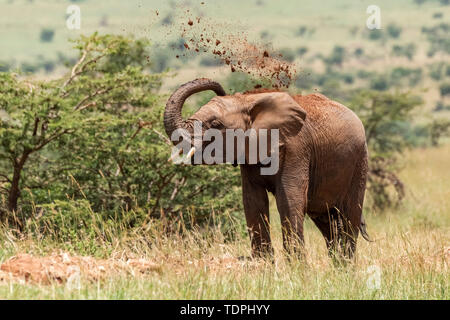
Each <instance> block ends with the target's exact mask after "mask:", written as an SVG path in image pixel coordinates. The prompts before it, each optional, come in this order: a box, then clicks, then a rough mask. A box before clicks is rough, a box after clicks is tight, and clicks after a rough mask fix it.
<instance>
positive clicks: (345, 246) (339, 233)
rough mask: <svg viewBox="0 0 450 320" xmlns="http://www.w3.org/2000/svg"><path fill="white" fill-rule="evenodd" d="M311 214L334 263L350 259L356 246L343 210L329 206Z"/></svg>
mask: <svg viewBox="0 0 450 320" xmlns="http://www.w3.org/2000/svg"><path fill="white" fill-rule="evenodd" d="M313 216H314V217H313V218H311V220H313V222H314V223H315V225H316V226H317V228H319V230H320V232H321V233H322V235H323V237H324V238H325V243H326V245H327V248H328V254H329V255H330V257H331V258H332V259H333V260H334V261H335V263H338V264H341V263H342V262H345V260H349V259H351V258H352V257H353V253H354V251H355V247H356V238H355V235H354V233H353V232H352V228H351V227H350V225H349V223H348V220H347V219H346V218H345V216H344V214H343V212H341V211H340V210H339V209H338V208H331V209H329V210H328V211H326V212H323V213H321V214H315V215H313ZM356 236H357V235H356Z"/></svg>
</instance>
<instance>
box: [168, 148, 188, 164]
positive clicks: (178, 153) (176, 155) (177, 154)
mask: <svg viewBox="0 0 450 320" xmlns="http://www.w3.org/2000/svg"><path fill="white" fill-rule="evenodd" d="M182 152H183V149H181V148H180V149H179V150H178V151H177V152H175V153H174V154H172V155H171V156H170V158H169V160H167V161H168V162H173V161H174V160H175V158H177V157H178V156H179V155H180V154H181V153H182ZM194 153H195V147H192V148H191V150H189V152H188V153H187V155H186V160H189V159H190V158H192V156H193V155H194Z"/></svg>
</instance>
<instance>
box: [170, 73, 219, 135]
mask: <svg viewBox="0 0 450 320" xmlns="http://www.w3.org/2000/svg"><path fill="white" fill-rule="evenodd" d="M206 90H212V91H214V92H215V93H216V94H217V95H218V96H225V95H226V93H225V90H224V89H223V88H222V86H221V85H220V84H219V83H217V82H215V81H212V80H210V79H206V78H201V79H196V80H192V81H190V82H188V83H185V84H183V85H182V86H181V87H179V88H178V89H177V90H176V91H175V92H174V93H173V94H172V95H171V96H170V98H169V100H168V101H167V104H166V110H165V111H164V127H165V129H166V133H167V135H168V136H169V138H170V137H171V136H172V133H173V132H174V131H175V130H177V129H181V128H185V127H186V126H185V124H186V122H185V121H184V120H183V117H182V116H181V109H182V108H183V104H184V102H185V101H186V99H187V98H189V97H190V96H191V95H193V94H195V93H197V92H201V91H206Z"/></svg>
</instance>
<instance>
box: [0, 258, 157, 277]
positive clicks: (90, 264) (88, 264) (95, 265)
mask: <svg viewBox="0 0 450 320" xmlns="http://www.w3.org/2000/svg"><path fill="white" fill-rule="evenodd" d="M160 270H161V267H160V266H159V265H157V264H155V263H152V262H150V261H147V260H143V259H128V260H127V261H124V260H117V259H107V260H106V259H95V258H93V257H81V256H70V255H69V254H68V253H58V254H52V255H49V256H45V257H35V256H32V255H29V254H19V255H16V256H14V257H11V258H10V259H8V260H7V261H6V262H4V263H3V264H2V265H0V281H5V280H17V281H24V282H34V283H40V284H50V283H52V282H53V283H54V282H57V283H67V284H73V285H76V284H77V283H79V280H80V279H81V278H84V279H87V280H90V281H97V280H99V279H102V278H105V277H107V276H109V275H112V274H115V275H117V274H118V273H131V274H133V275H134V274H136V273H141V274H143V273H149V272H155V271H156V272H159V271H160Z"/></svg>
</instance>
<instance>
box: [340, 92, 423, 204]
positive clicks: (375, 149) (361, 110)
mask: <svg viewBox="0 0 450 320" xmlns="http://www.w3.org/2000/svg"><path fill="white" fill-rule="evenodd" d="M421 104H422V100H421V99H420V98H419V97H416V96H412V95H411V94H410V93H391V92H379V91H367V90H362V91H358V92H356V93H355V94H354V95H353V97H352V99H351V101H350V103H349V105H350V107H351V108H352V109H353V110H354V111H355V112H356V113H357V114H358V116H359V118H360V119H361V121H362V122H363V124H364V128H365V131H366V140H367V146H368V148H369V155H370V159H369V175H368V190H369V193H370V195H371V198H372V202H373V203H372V206H373V207H374V208H377V209H383V208H385V207H387V206H389V205H392V204H393V203H396V201H395V200H393V199H392V196H391V194H390V192H389V188H390V187H393V189H394V190H395V192H396V194H397V201H399V200H401V199H402V198H403V196H404V185H403V182H402V181H401V180H400V178H399V177H398V176H397V175H396V173H395V172H396V170H397V169H398V163H397V159H398V157H399V156H400V155H401V152H402V151H403V150H404V149H405V147H407V146H408V142H407V141H406V140H405V139H404V137H403V135H402V124H403V123H404V122H405V121H408V120H409V119H410V118H411V113H412V111H413V110H414V109H415V108H416V107H417V106H419V105H421Z"/></svg>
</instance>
